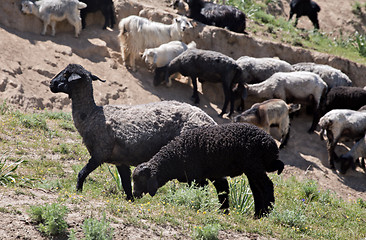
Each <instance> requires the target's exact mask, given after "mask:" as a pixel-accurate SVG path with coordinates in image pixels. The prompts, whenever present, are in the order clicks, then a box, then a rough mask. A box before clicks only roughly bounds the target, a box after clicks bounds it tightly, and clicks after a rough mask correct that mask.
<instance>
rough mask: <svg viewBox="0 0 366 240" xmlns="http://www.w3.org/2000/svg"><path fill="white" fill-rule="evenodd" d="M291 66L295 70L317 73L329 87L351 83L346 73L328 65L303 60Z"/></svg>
mask: <svg viewBox="0 0 366 240" xmlns="http://www.w3.org/2000/svg"><path fill="white" fill-rule="evenodd" d="M292 67H293V68H294V70H295V71H308V72H313V73H316V74H318V75H319V76H320V77H321V78H322V79H323V80H324V82H326V83H327V85H328V88H329V89H331V88H333V87H337V86H351V85H352V81H351V80H350V79H349V77H348V76H347V75H346V74H344V73H343V72H342V71H340V70H338V69H336V68H333V67H331V66H329V65H323V64H316V63H311V62H304V63H297V64H294V65H292Z"/></svg>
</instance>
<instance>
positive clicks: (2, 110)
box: [0, 100, 9, 115]
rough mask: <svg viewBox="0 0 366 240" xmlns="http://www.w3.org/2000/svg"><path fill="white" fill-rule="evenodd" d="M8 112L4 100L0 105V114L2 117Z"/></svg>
mask: <svg viewBox="0 0 366 240" xmlns="http://www.w3.org/2000/svg"><path fill="white" fill-rule="evenodd" d="M8 110H9V106H8V105H7V104H6V100H4V101H3V103H2V104H1V105H0V114H1V115H4V114H5V113H6V112H7V111H8Z"/></svg>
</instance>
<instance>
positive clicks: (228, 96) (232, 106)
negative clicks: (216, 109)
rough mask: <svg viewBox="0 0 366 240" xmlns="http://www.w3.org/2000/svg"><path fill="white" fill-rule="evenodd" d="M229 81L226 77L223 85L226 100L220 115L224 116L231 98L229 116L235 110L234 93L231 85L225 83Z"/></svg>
mask: <svg viewBox="0 0 366 240" xmlns="http://www.w3.org/2000/svg"><path fill="white" fill-rule="evenodd" d="M227 81H228V79H224V80H223V85H222V87H223V89H224V96H225V100H224V106H223V107H222V110H221V113H220V114H219V116H220V117H222V116H223V115H224V114H225V113H226V108H227V105H228V104H229V100H230V113H229V117H230V116H231V114H232V113H233V112H234V102H233V97H232V96H233V95H234V94H230V87H229V86H227V84H225V82H227Z"/></svg>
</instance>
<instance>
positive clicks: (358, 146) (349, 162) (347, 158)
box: [339, 135, 366, 174]
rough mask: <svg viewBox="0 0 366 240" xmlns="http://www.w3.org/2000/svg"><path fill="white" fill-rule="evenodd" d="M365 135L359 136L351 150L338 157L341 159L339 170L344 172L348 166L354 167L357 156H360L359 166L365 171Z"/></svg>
mask: <svg viewBox="0 0 366 240" xmlns="http://www.w3.org/2000/svg"><path fill="white" fill-rule="evenodd" d="M365 141H366V135H365V136H364V137H363V138H361V140H359V141H358V142H356V143H355V145H353V147H352V148H351V150H350V151H349V152H347V153H345V154H342V155H341V156H340V158H339V160H340V161H341V170H340V172H341V173H342V174H345V173H346V172H347V170H348V169H349V168H350V167H355V162H356V161H358V159H359V158H362V161H361V163H360V164H359V165H360V166H361V168H362V169H363V170H364V171H365V160H364V158H365V157H366V142H365Z"/></svg>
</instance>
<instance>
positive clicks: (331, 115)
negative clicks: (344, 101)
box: [319, 109, 366, 169]
mask: <svg viewBox="0 0 366 240" xmlns="http://www.w3.org/2000/svg"><path fill="white" fill-rule="evenodd" d="M319 126H320V128H321V131H320V137H321V139H322V137H323V134H324V132H326V135H327V150H328V161H329V165H330V168H333V169H334V160H335V159H336V155H335V152H334V149H335V147H336V145H337V143H338V142H339V141H354V140H358V139H360V138H362V137H363V136H364V135H365V131H366V111H355V110H349V109H334V110H331V111H329V112H327V113H326V114H325V115H324V116H323V117H322V118H320V121H319Z"/></svg>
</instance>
